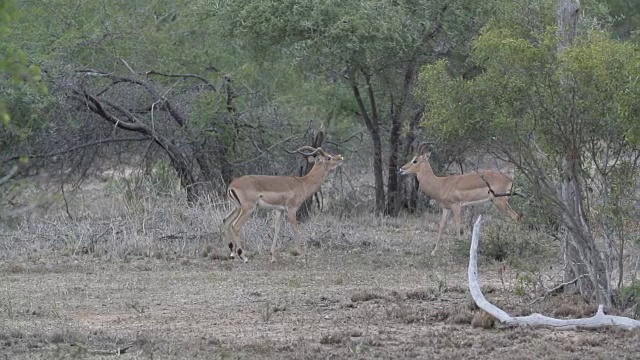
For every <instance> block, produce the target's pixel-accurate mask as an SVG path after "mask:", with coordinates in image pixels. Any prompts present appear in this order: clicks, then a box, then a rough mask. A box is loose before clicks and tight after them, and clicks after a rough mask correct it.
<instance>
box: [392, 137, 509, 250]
mask: <svg viewBox="0 0 640 360" xmlns="http://www.w3.org/2000/svg"><path fill="white" fill-rule="evenodd" d="M427 146H429V143H422V144H421V145H420V147H419V148H418V152H417V154H416V155H415V156H414V157H413V159H411V161H409V162H408V163H406V164H405V165H404V166H402V168H400V170H399V171H398V172H399V173H400V174H403V175H405V174H415V175H416V177H417V178H418V183H419V184H420V190H422V192H424V193H425V194H427V195H428V196H429V197H430V198H432V199H433V200H435V201H436V202H437V203H438V204H440V207H442V217H441V219H440V225H439V227H438V237H437V238H436V246H435V247H434V249H433V251H432V252H431V255H433V254H435V253H436V250H437V249H438V244H439V243H440V238H441V237H442V232H443V230H444V228H445V227H446V225H447V222H448V221H449V217H450V215H451V212H453V220H454V222H455V227H456V235H458V234H460V220H461V213H462V208H463V207H465V206H469V205H476V204H484V203H487V202H492V203H493V204H494V205H495V206H496V207H497V208H498V210H500V211H501V212H502V213H504V214H507V215H509V216H510V217H511V218H513V219H514V220H516V221H518V220H519V219H520V218H521V217H522V215H521V214H518V213H517V212H515V211H514V210H513V209H512V208H511V206H510V205H509V197H510V196H511V195H512V194H515V193H513V192H512V185H513V182H512V181H511V179H509V177H507V176H506V175H504V174H503V173H501V172H499V171H495V170H478V171H475V172H472V173H467V174H459V175H450V176H436V174H434V173H433V169H432V168H431V165H430V164H429V158H430V157H431V149H430V146H429V147H427Z"/></svg>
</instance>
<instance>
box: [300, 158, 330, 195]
mask: <svg viewBox="0 0 640 360" xmlns="http://www.w3.org/2000/svg"><path fill="white" fill-rule="evenodd" d="M327 174H329V165H328V164H327V163H322V164H318V163H315V164H313V168H311V171H309V173H308V174H307V175H305V176H303V177H301V178H300V179H301V180H303V181H304V183H305V191H306V192H307V193H308V194H312V193H314V192H316V191H318V189H319V188H320V186H322V182H323V181H324V179H325V178H326V177H327Z"/></svg>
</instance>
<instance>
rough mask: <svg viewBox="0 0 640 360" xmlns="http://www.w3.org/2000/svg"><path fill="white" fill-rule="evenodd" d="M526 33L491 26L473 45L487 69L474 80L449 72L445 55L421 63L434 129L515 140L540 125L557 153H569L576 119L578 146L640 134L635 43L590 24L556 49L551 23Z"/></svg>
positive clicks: (446, 135) (453, 135) (450, 135)
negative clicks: (585, 33)
mask: <svg viewBox="0 0 640 360" xmlns="http://www.w3.org/2000/svg"><path fill="white" fill-rule="evenodd" d="M521 33H522V31H516V30H513V29H510V28H500V27H497V26H496V25H495V24H492V25H489V26H487V28H486V29H485V31H484V32H483V35H482V36H481V37H480V38H479V39H478V40H477V41H476V42H475V44H474V51H473V53H472V60H473V61H474V62H476V63H477V64H478V66H480V67H482V68H483V69H484V71H483V73H482V74H481V75H479V76H478V77H476V78H474V79H473V80H469V81H467V80H462V79H459V78H455V77H451V76H449V74H448V72H447V66H446V63H445V62H444V61H442V62H439V63H436V64H434V65H428V66H426V67H425V68H424V69H423V71H422V73H421V76H420V81H421V87H420V88H419V94H420V96H421V97H422V98H423V99H425V100H428V101H429V103H430V104H431V106H430V107H429V111H428V113H427V114H426V116H425V118H426V119H427V120H426V125H427V126H428V127H430V129H432V130H433V131H434V132H435V133H437V134H439V135H440V136H441V137H442V138H443V139H444V140H448V141H451V140H455V139H457V138H459V137H472V138H474V139H477V140H478V141H482V139H485V140H484V141H485V142H486V139H492V138H496V139H498V140H499V141H500V142H502V143H503V144H509V143H511V144H509V145H515V143H517V142H519V143H523V142H526V136H528V135H530V134H532V133H533V132H535V133H536V135H538V138H537V139H538V141H539V142H540V143H539V145H540V146H541V147H542V149H543V150H544V151H545V152H551V153H553V154H562V153H564V151H565V148H564V146H567V136H569V135H570V134H569V132H570V131H571V126H572V125H571V124H573V125H574V126H577V127H579V128H580V129H581V130H582V132H581V133H580V134H573V135H576V136H577V139H576V141H577V145H578V146H586V145H587V144H588V142H589V141H592V140H595V139H598V138H606V137H608V136H609V137H610V136H612V135H613V134H615V135H618V134H620V135H623V136H626V138H627V139H628V140H629V141H630V142H633V143H637V142H638V140H639V139H640V137H639V134H640V132H639V130H638V127H639V126H640V108H638V106H637V101H636V99H637V98H638V96H639V95H640V93H639V91H640V78H639V75H638V74H640V57H639V56H640V55H639V54H640V49H639V48H638V46H637V45H634V44H633V43H630V42H621V41H616V40H612V39H610V38H609V37H607V34H606V33H603V32H601V31H597V30H592V31H590V32H589V33H588V36H586V37H584V38H581V39H580V40H579V41H578V42H577V43H576V44H575V46H572V47H570V48H569V49H567V50H566V51H565V52H563V53H562V54H561V55H559V56H558V55H557V54H556V51H555V50H556V46H557V43H556V37H555V30H554V29H553V28H548V29H547V30H546V31H545V32H544V33H540V34H533V33H529V36H527V37H523V36H521ZM567 78H569V79H570V81H569V82H564V79H567ZM603 127H604V128H607V129H608V131H606V132H603V131H602V129H603ZM540 135H542V136H540ZM512 140H513V141H512Z"/></svg>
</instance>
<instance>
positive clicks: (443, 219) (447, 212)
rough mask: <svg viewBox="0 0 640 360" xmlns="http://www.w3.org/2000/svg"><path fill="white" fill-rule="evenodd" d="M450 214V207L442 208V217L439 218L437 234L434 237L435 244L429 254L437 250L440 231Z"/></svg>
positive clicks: (440, 235)
mask: <svg viewBox="0 0 640 360" xmlns="http://www.w3.org/2000/svg"><path fill="white" fill-rule="evenodd" d="M450 214H451V209H447V208H442V217H441V218H440V225H439V226H438V236H437V237H436V246H435V247H434V248H433V251H432V252H431V255H435V253H436V251H437V250H438V244H440V238H441V237H442V232H443V231H444V228H445V227H446V226H447V222H448V221H449V215H450Z"/></svg>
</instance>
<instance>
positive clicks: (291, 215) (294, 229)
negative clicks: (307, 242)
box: [287, 209, 302, 255]
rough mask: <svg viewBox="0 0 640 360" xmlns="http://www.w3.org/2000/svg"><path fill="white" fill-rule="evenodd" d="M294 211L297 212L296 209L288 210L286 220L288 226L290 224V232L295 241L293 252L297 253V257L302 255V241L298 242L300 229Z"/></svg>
mask: <svg viewBox="0 0 640 360" xmlns="http://www.w3.org/2000/svg"><path fill="white" fill-rule="evenodd" d="M296 211H298V209H288V214H287V219H288V220H289V224H291V232H292V233H293V238H294V239H295V244H296V245H295V251H296V252H297V253H298V255H302V241H301V240H300V229H299V228H298V219H297V218H296Z"/></svg>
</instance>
